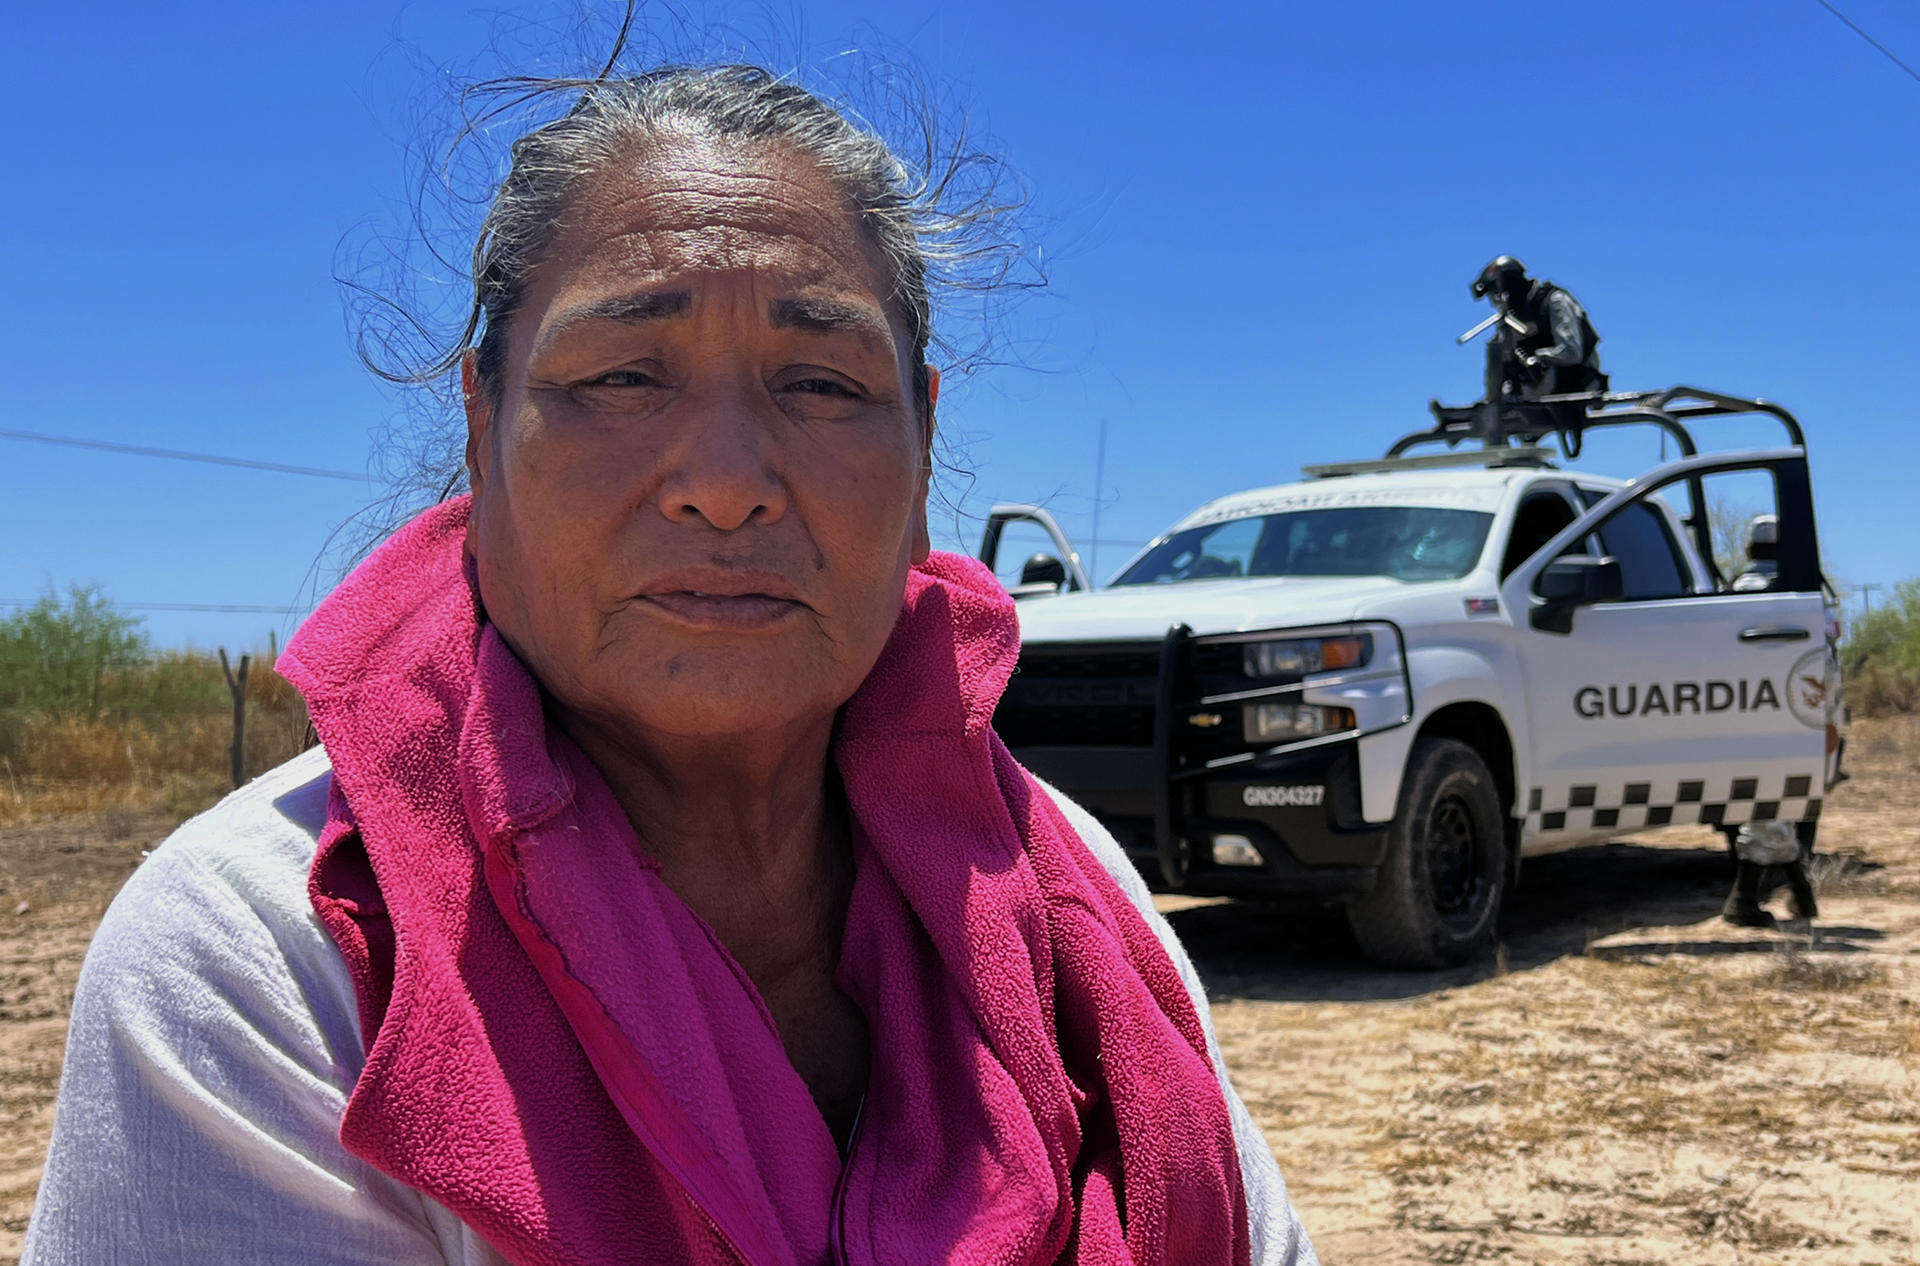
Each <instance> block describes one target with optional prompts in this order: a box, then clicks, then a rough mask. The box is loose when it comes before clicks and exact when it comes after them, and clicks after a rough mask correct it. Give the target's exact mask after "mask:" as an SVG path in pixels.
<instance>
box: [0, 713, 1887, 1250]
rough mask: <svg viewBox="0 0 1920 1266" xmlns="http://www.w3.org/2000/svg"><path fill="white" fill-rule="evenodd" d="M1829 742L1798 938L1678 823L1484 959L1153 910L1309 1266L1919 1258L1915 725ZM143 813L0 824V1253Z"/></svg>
mask: <svg viewBox="0 0 1920 1266" xmlns="http://www.w3.org/2000/svg"><path fill="white" fill-rule="evenodd" d="M1849 757H1850V760H1849V763H1850V765H1851V767H1852V770H1853V772H1854V775H1855V777H1854V781H1853V782H1851V783H1849V784H1847V785H1846V786H1844V787H1842V788H1840V789H1839V790H1838V791H1837V792H1836V793H1835V794H1834V795H1833V797H1832V798H1831V799H1830V800H1829V801H1828V809H1827V814H1826V817H1825V819H1824V821H1823V822H1822V826H1821V838H1820V850H1821V852H1822V854H1823V858H1822V859H1821V861H1820V862H1819V863H1818V869H1817V872H1816V875H1817V880H1818V882H1819V885H1820V901H1821V915H1820V918H1819V919H1817V920H1815V921H1814V922H1813V924H1812V925H1811V927H1809V926H1808V925H1806V924H1799V925H1786V926H1783V927H1782V928H1781V929H1780V930H1778V931H1776V932H1771V933H1769V932H1749V931H1744V930H1740V929H1735V928H1731V927H1729V926H1727V925H1726V924H1724V923H1722V922H1720V921H1719V919H1718V918H1717V917H1716V916H1717V913H1718V910H1719V905H1720V902H1721V900H1722V899H1723V898H1724V896H1725V894H1726V889H1727V884H1728V882H1729V866H1728V862H1727V857H1726V851H1725V848H1724V845H1723V844H1722V843H1721V841H1720V839H1719V837H1718V836H1715V835H1711V834H1709V833H1707V832H1704V831H1700V832H1673V833H1663V834H1659V835H1650V836H1644V837H1634V838H1630V839H1626V840H1622V841H1620V842H1618V843H1615V844H1610V845H1607V846H1606V847H1604V848H1597V849H1587V850H1582V851H1580V852H1577V853H1571V854H1566V855H1562V856H1558V857H1551V858H1541V859H1537V860H1534V861H1529V862H1528V863H1527V865H1526V867H1525V871H1524V874H1523V876H1522V879H1521V887H1520V890H1519V891H1518V892H1517V893H1516V894H1515V895H1514V897H1513V899H1512V903H1511V907H1510V914H1509V917H1508V919H1507V921H1506V927H1505V929H1504V934H1503V942H1504V943H1503V947H1502V951H1501V954H1500V956H1499V957H1498V959H1496V960H1495V961H1491V962H1488V963H1484V964H1480V965H1477V966H1474V967H1471V968H1465V969H1461V970H1458V971H1454V972H1449V973H1438V974H1432V975H1409V974H1405V973H1388V972H1378V971H1373V970H1371V969H1368V968H1366V967H1363V966H1361V965H1359V963H1358V960H1357V956H1356V954H1355V951H1354V949H1353V947H1352V944H1351V941H1350V940H1349V939H1348V938H1347V936H1346V933H1345V931H1344V928H1343V926H1342V925H1341V923H1340V922H1339V920H1338V919H1337V918H1328V917H1325V916H1319V915H1314V916H1302V915H1297V914H1281V913H1277V912H1275V911H1272V910H1269V909H1266V908H1262V907H1258V906H1250V905H1241V904H1232V903H1222V902H1196V901H1191V900H1183V899H1180V898H1162V904H1163V907H1164V908H1165V909H1167V910H1168V912H1169V915H1170V917H1171V918H1172V920H1173V922H1174V924H1175V926H1176V927H1177V928H1178V929H1179V930H1180V933H1181V935H1182V936H1183V937H1184V938H1186V941H1187V943H1188V946H1189V947H1190V948H1191V950H1192V951H1193V954H1194V957H1195V959H1196V961H1197V962H1198V963H1199V965H1200V969H1201V972H1202V974H1203V975H1204V976H1205V977H1206V979H1207V982H1208V986H1209V989H1210V991H1211V993H1212V995H1213V999H1214V1018H1215V1021H1216V1023H1217V1025H1218V1028H1219V1033H1220V1040H1221V1044H1222V1046H1223V1048H1224V1049H1225V1051H1226V1055H1227V1059H1228V1061H1229V1063H1230V1064H1231V1065H1232V1068H1233V1072H1234V1076H1235V1080H1236V1082H1237V1084H1238V1085H1239V1087H1240V1089H1241V1093H1242V1094H1243V1095H1244V1096H1245V1098H1246V1099H1247V1102H1248V1105H1249V1106H1250V1107H1251V1108H1252V1109H1253V1112H1254V1115H1255V1116H1256V1117H1257V1118H1258V1119H1259V1121H1260V1124H1261V1125H1262V1126H1263V1127H1264V1128H1265V1130H1266V1132H1267V1137H1268V1140H1269V1141H1270V1142H1271V1143H1272V1145H1273V1148H1274V1151H1275V1152H1276V1154H1277V1155H1278V1156H1279V1158H1280V1162H1281V1166H1282V1168H1283V1169H1284V1170H1285V1172H1286V1174H1287V1178H1288V1181H1289V1183H1290V1184H1291V1186H1292V1190H1293V1196H1294V1200H1295V1203H1296V1204H1297V1205H1298V1207H1299V1209H1300V1211H1301V1214H1302V1216H1303V1218H1304V1219H1305V1220H1306V1223H1307V1226H1308V1229H1309V1231H1310V1232H1311V1233H1312V1235H1313V1238H1314V1241H1315V1244H1316V1246H1317V1247H1318V1248H1319V1250H1320V1254H1321V1257H1322V1259H1323V1260H1324V1261H1326V1262H1328V1263H1329V1264H1330V1266H1360V1264H1380V1266H1414V1264H1415V1263H1420V1264H1424V1263H1434V1262H1442V1263H1452V1262H1511V1263H1532V1262H1539V1263H1553V1264H1560V1263H1582V1264H1585V1266H1637V1264H1641V1263H1645V1264H1647V1266H1651V1264H1653V1263H1662V1264H1665V1263H1688V1264H1694V1263H1698V1264H1700V1266H1718V1264H1720V1263H1754V1264H1756V1266H1758V1264H1760V1263H1766V1264H1768V1266H1772V1264H1775V1263H1777V1264H1779V1266H1802V1264H1806V1266H1811V1264H1814V1263H1820V1264H1822V1266H1896V1264H1904V1263H1920V1001H1916V999H1917V998H1920V988H1917V986H1920V718H1904V719H1900V720H1896V721H1891V722H1878V723H1875V722H1861V723H1859V724H1857V725H1856V726H1855V727H1854V734H1853V741H1852V744H1851V747H1850V749H1849ZM167 825H168V824H167V823H166V822H165V821H164V820H160V819H153V818H140V817H133V816H127V815H119V816H113V817H108V818H103V819H98V820H92V821H70V822H54V823H44V824H39V825H31V826H22V827H14V828H9V829H6V830H0V1263H11V1262H13V1261H14V1260H15V1255H17V1253H18V1252H19V1246H20V1240H21V1236H22V1234H23V1232H24V1231H25V1228H26V1220H27V1214H28V1211H29V1210H30V1208H31V1206H32V1201H33V1192H34V1187H35V1184H36V1183H37V1181H38V1179H39V1172H40V1164H41V1159H42V1152H43V1151H44V1149H45V1147H46V1138H47V1132H48V1130H49V1129H50V1128H51V1126H52V1121H53V1096H54V1087H55V1082H56V1078H57V1076H58V1072H59V1061H60V1050H61V1043H62V1040H63V1038H64V1035H65V1027H66V1019H65V1018H66V1013H67V1007H68V1004H69V1001H70V999H71V995H72V990H73V981H74V976H75V973H76V972H77V971H78V970H79V965H80V959H81V956H82V954H83V953H84V951H85V948H86V943H87V939H88V937H89V936H90V935H91V933H92V930H93V927H94V924H95V923H96V922H97V921H98V919H99V917H100V915H101V913H102V912H103V911H104V910H105V909H106V905H107V902H108V901H109V900H110V899H111V897H112V895H113V893H114V892H115V891H116V890H117V889H118V888H119V886H120V884H121V883H122V882H124V880H125V879H126V877H127V875H128V874H129V873H131V872H132V870H133V868H134V867H135V866H136V865H138V863H139V859H140V856H141V853H142V851H143V850H144V849H146V848H150V847H151V846H152V844H153V843H154V841H155V840H157V839H158V838H160V837H161V836H162V835H163V834H164V833H165V830H166V828H167ZM1772 904H1773V908H1774V909H1775V910H1776V912H1780V911H1782V910H1783V908H1784V896H1782V897H1777V898H1776V899H1775V900H1774V901H1773V903H1772Z"/></svg>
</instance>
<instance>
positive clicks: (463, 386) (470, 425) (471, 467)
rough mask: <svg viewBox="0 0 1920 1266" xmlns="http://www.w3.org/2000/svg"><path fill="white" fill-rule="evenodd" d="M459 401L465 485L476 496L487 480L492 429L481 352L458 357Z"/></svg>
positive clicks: (490, 409)
mask: <svg viewBox="0 0 1920 1266" xmlns="http://www.w3.org/2000/svg"><path fill="white" fill-rule="evenodd" d="M460 400H461V403H462V404H464V405H465V406H466V410H467V483H468V484H469V485H470V486H471V487H472V488H473V491H474V493H475V494H476V495H477V494H478V493H479V491H480V485H481V484H482V483H483V482H484V481H485V480H486V477H487V470H486V467H487V438H488V436H489V435H490V434H491V432H492V430H493V394H492V393H491V392H489V391H488V390H487V387H486V384H485V383H483V382H481V381H480V353H479V351H478V350H477V349H475V348H471V347H470V348H468V349H467V352H466V355H464V356H462V357H461V358H460Z"/></svg>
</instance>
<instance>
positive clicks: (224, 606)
mask: <svg viewBox="0 0 1920 1266" xmlns="http://www.w3.org/2000/svg"><path fill="white" fill-rule="evenodd" d="M43 601H45V599H43V598H0V607H34V606H38V605H40V603H42V602H43ZM113 605H114V606H115V607H119V608H124V609H125V610H128V611H199V612H212V613H214V614H218V615H305V614H306V613H307V612H308V611H311V610H312V609H313V608H311V607H268V606H253V605H249V604H246V603H234V602H120V601H118V600H115V601H114V602H113Z"/></svg>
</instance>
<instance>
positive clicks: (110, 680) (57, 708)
mask: <svg viewBox="0 0 1920 1266" xmlns="http://www.w3.org/2000/svg"><path fill="white" fill-rule="evenodd" d="M234 668H235V670H236V671H237V670H238V668H239V665H238V663H237V662H236V663H235V664H234ZM307 733H308V727H307V714H306V707H305V704H304V703H303V702H302V700H301V699H300V696H299V694H298V692H296V691H295V690H294V689H293V687H292V686H291V685H290V684H288V682H287V681H286V680H285V679H284V678H282V677H280V676H279V675H278V674H276V673H275V672H274V671H273V670H272V668H271V666H270V665H269V664H268V663H267V662H266V661H265V660H264V659H262V660H261V661H260V662H256V663H255V664H253V665H252V667H251V668H250V670H249V672H248V674H247V732H246V751H245V753H244V757H245V759H244V769H245V771H246V772H247V773H249V774H255V773H259V772H260V771H262V770H265V769H270V768H272V767H273V766H275V765H277V764H279V763H280V762H282V761H284V760H286V759H288V758H289V757H291V756H293V755H294V754H295V753H297V752H299V751H300V750H301V748H302V747H303V746H304V745H305V743H306V739H307ZM232 739H233V699H232V695H231V694H230V693H229V691H228V689H227V681H226V674H225V673H224V672H223V671H222V670H221V667H220V661H219V660H218V659H217V658H215V657H214V656H211V655H207V654H204V653H198V652H194V651H158V652H156V651H154V650H153V648H152V646H151V644H150V642H149V641H148V638H147V636H146V633H145V631H144V630H143V629H142V628H141V627H140V621H139V619H138V618H137V617H134V616H130V615H127V614H125V613H123V612H121V611H119V610H117V609H115V607H114V606H113V604H112V603H111V602H110V601H108V599H107V598H106V597H105V596H104V595H102V594H101V593H100V592H99V591H98V590H97V589H93V588H74V589H71V590H69V591H68V593H67V595H66V596H65V597H57V596H54V595H51V594H49V595H48V596H46V597H44V598H42V599H41V600H40V601H39V602H37V603H35V604H34V605H33V606H31V607H28V608H27V609H26V610H24V611H20V612H17V613H15V614H12V615H8V616H5V617H3V618H0V821H6V820H11V819H15V818H18V817H20V816H22V815H27V814H32V813H41V812H50V813H68V812H81V811H85V810H87V809H88V808H90V807H98V806H100V805H103V804H106V803H108V802H111V803H112V804H114V805H118V806H126V807H137V806H138V805H141V804H146V803H149V802H152V803H153V804H154V805H155V806H156V807H160V808H164V809H165V810H166V811H168V812H172V813H174V814H175V815H176V816H180V815H183V814H184V813H186V812H191V811H195V810H197V809H200V808H204V807H206V805H208V804H210V803H212V802H213V800H215V799H217V798H218V795H219V792H220V790H221V789H222V788H223V787H226V786H230V785H231V779H232V773H231V757H230V748H231V744H232Z"/></svg>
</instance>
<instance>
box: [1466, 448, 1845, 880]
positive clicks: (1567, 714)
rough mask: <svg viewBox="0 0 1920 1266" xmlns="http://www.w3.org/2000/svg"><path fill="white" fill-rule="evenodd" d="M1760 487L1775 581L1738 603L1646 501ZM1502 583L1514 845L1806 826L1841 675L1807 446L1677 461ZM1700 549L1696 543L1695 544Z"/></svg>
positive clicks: (1665, 509)
mask: <svg viewBox="0 0 1920 1266" xmlns="http://www.w3.org/2000/svg"><path fill="white" fill-rule="evenodd" d="M1742 471H1744V472H1761V473H1762V474H1763V475H1764V476H1765V477H1767V478H1770V480H1771V483H1772V486H1773V490H1774V494H1775V504H1776V506H1777V508H1778V520H1779V564H1778V574H1777V576H1776V577H1775V578H1774V580H1773V582H1772V583H1771V585H1770V586H1769V587H1768V588H1766V589H1765V590H1763V591H1758V592H1751V591H1740V590H1737V589H1735V588H1733V587H1732V586H1730V585H1729V584H1728V583H1727V581H1726V579H1725V578H1724V577H1722V576H1720V575H1719V573H1718V569H1717V568H1716V567H1715V566H1714V564H1713V562H1712V560H1711V558H1710V557H1704V558H1703V557H1702V555H1701V552H1700V551H1698V550H1695V549H1690V548H1683V547H1682V544H1681V540H1682V539H1683V538H1682V537H1681V535H1680V529H1682V527H1683V526H1691V525H1692V523H1693V521H1694V520H1693V519H1688V520H1682V519H1681V518H1680V517H1679V516H1677V515H1676V514H1675V513H1674V512H1673V510H1672V509H1671V508H1670V507H1669V506H1668V505H1667V504H1666V503H1665V502H1664V501H1663V500H1661V499H1660V498H1659V497H1658V495H1657V494H1659V493H1660V492H1661V491H1662V490H1663V489H1667V488H1673V487H1675V486H1676V485H1683V486H1685V487H1686V489H1687V490H1688V491H1689V492H1690V493H1692V495H1693V500H1694V502H1695V505H1694V507H1693V514H1694V516H1698V515H1699V514H1700V513H1701V512H1702V509H1703V506H1702V505H1701V504H1699V503H1700V502H1701V501H1702V500H1703V499H1702V498H1701V497H1700V496H1699V494H1698V488H1699V484H1700V481H1701V480H1702V479H1703V478H1705V477H1707V476H1712V475H1717V474H1724V473H1727V472H1742ZM1587 496H1588V499H1589V500H1590V502H1591V504H1590V505H1589V508H1588V509H1587V511H1586V513H1584V514H1582V515H1581V516H1579V517H1578V518H1577V519H1576V520H1575V521H1574V522H1573V523H1572V524H1570V525H1568V526H1567V527H1566V528H1565V529H1563V530H1562V531H1561V532H1560V533H1559V534H1558V535H1557V536H1555V537H1554V538H1553V539H1552V540H1551V541H1549V542H1548V543H1547V544H1546V545H1544V546H1543V547H1542V548H1541V549H1540V550H1539V551H1538V552H1536V553H1535V554H1534V555H1533V556H1532V557H1531V558H1529V559H1528V560H1527V561H1526V562H1525V563H1523V564H1522V565H1521V566H1520V567H1518V568H1517V569H1516V570H1515V571H1514V572H1513V573H1512V574H1511V575H1510V576H1509V577H1508V578H1507V580H1506V581H1505V583H1504V584H1503V585H1502V592H1501V598H1502V601H1503V605H1505V607H1506V609H1507V610H1508V611H1510V612H1512V613H1513V620H1514V625H1515V630H1516V632H1517V633H1518V634H1519V635H1520V636H1521V637H1522V638H1524V639H1526V641H1527V645H1526V646H1525V649H1524V653H1523V654H1521V655H1520V656H1519V657H1518V660H1519V663H1520V664H1521V665H1522V671H1524V672H1525V673H1526V675H1527V677H1528V679H1529V680H1528V682H1527V690H1526V694H1527V698H1528V700H1529V704H1528V707H1529V711H1530V712H1531V713H1532V715H1531V716H1530V717H1529V721H1530V726H1529V729H1530V731H1531V733H1532V735H1533V740H1532V746H1533V751H1532V754H1531V755H1532V759H1531V762H1530V763H1531V767H1532V772H1531V777H1530V779H1529V783H1530V785H1529V786H1527V787H1525V788H1522V789H1521V790H1520V795H1521V797H1522V798H1523V799H1522V803H1523V804H1524V806H1525V811H1526V819H1525V827H1524V832H1525V834H1524V845H1523V847H1526V849H1527V851H1530V852H1545V851H1552V850H1553V849H1555V848H1558V847H1571V846H1573V845H1575V844H1579V843H1583V842H1586V841H1590V840H1594V839H1598V838H1605V837H1608V836H1616V835H1620V834H1624V833H1626V832H1629V831H1633V830H1638V829H1641V828H1645V827H1657V826H1665V825H1668V824H1677V823H1685V822H1699V823H1702V824H1706V825H1710V826H1716V827H1722V828H1730V827H1735V826H1738V825H1740V824H1742V823H1745V822H1757V821H1769V820H1773V821H1783V822H1811V821H1813V820H1814V819H1816V818H1817V817H1818V816H1819V813H1820V805H1821V799H1822V797H1823V795H1824V794H1825V792H1826V789H1827V784H1828V776H1829V766H1828V759H1827V758H1828V754H1829V747H1830V735H1831V722H1832V719H1833V717H1834V716H1835V714H1836V710H1837V706H1838V702H1839V701H1838V699H1837V694H1838V689H1839V678H1838V669H1837V665H1836V664H1835V662H1834V657H1833V648H1832V647H1831V646H1830V644H1829V640H1828V635H1827V628H1828V625H1827V611H1826V597H1825V593H1824V581H1823V579H1822V577H1821V574H1820V561H1819V560H1820V549H1819V540H1818V536H1817V534H1816V530H1815V524H1814V515H1813V496H1812V490H1811V485H1810V483H1809V480H1808V474H1807V457H1806V451H1805V449H1803V448H1778V449H1762V450H1748V451H1745V452H1736V453H1726V454H1712V455H1707V456H1697V457H1688V458H1686V459H1684V460H1681V461H1676V462H1672V463H1670V464H1668V465H1664V466H1660V467H1657V468H1656V469H1654V470H1653V471H1650V472H1649V473H1648V474H1646V475H1644V476H1642V477H1641V478H1640V479H1637V480H1635V481H1633V482H1632V483H1629V484H1628V485H1626V486H1625V487H1623V488H1620V489H1618V490H1617V491H1613V492H1611V493H1610V494H1601V493H1593V492H1589V493H1588V494H1587ZM1702 535H1704V534H1702Z"/></svg>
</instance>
